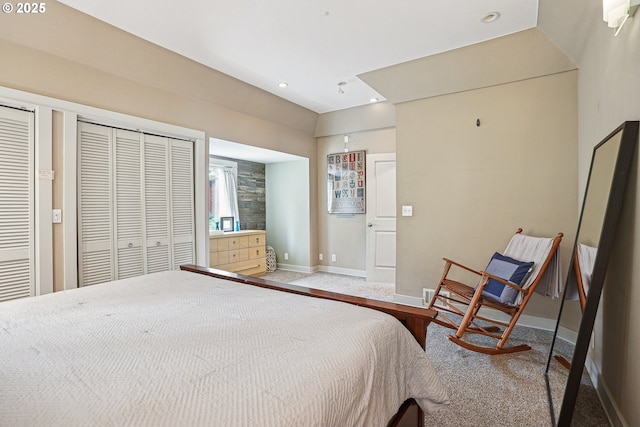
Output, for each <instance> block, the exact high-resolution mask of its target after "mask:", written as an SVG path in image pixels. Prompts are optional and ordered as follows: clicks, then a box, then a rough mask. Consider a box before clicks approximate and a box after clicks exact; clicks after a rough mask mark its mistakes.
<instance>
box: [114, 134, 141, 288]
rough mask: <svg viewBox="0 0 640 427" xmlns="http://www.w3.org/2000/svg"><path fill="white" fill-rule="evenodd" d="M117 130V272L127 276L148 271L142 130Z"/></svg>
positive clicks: (121, 275) (119, 277) (123, 276)
mask: <svg viewBox="0 0 640 427" xmlns="http://www.w3.org/2000/svg"><path fill="white" fill-rule="evenodd" d="M114 133H115V171H116V173H115V176H114V181H115V189H116V192H115V193H116V200H115V206H114V212H115V235H116V254H117V255H116V257H115V261H116V275H115V279H124V278H127V277H135V276H140V275H142V274H144V256H143V248H144V245H143V241H144V239H143V228H142V222H143V221H142V199H141V197H142V175H141V170H140V166H141V158H140V157H141V152H140V150H141V147H142V143H141V137H142V134H141V133H139V132H132V131H128V130H122V129H114Z"/></svg>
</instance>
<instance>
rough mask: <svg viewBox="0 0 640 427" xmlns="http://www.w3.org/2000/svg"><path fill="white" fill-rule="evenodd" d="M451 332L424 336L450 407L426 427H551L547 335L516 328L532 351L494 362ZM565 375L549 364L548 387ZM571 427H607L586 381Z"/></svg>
mask: <svg viewBox="0 0 640 427" xmlns="http://www.w3.org/2000/svg"><path fill="white" fill-rule="evenodd" d="M266 278H267V279H269V280H276V281H280V282H285V283H295V284H297V285H301V286H306V287H312V288H318V289H325V290H330V291H335V292H342V293H346V294H351V295H359V296H364V297H367V298H376V299H381V300H387V301H391V300H393V293H394V291H395V287H394V286H393V285H385V284H380V283H368V282H366V281H365V280H364V279H363V278H357V277H352V276H344V275H336V274H330V273H315V274H304V273H296V272H289V271H283V270H278V271H276V272H274V273H268V274H267V276H266ZM451 332H452V330H450V329H447V328H444V327H441V326H439V325H435V324H433V325H431V326H430V327H429V330H428V333H427V348H426V352H427V354H428V355H429V357H430V358H431V360H432V362H433V364H434V365H435V366H436V368H437V369H438V371H439V372H440V375H441V378H442V380H443V383H444V384H445V386H446V387H447V388H448V389H449V394H450V397H451V401H452V404H451V405H450V406H448V407H446V408H444V409H441V410H440V411H437V412H435V413H433V414H429V415H427V416H426V417H425V427H449V426H451V427H454V426H455V427H458V426H474V427H481V426H488V427H489V426H491V427H495V426H509V427H511V426H519V427H527V426H530V427H541V426H550V425H551V416H550V412H549V401H548V397H547V385H546V380H545V372H544V371H545V367H546V363H547V356H548V351H549V345H550V342H551V338H552V333H551V332H549V331H541V330H538V329H532V328H526V327H519V326H518V327H516V328H515V329H514V331H513V332H512V334H511V337H510V338H509V345H518V344H521V343H526V344H529V345H531V347H532V349H531V350H529V351H525V352H520V353H513V354H505V355H497V356H489V355H486V354H481V353H475V352H472V351H469V350H466V349H464V348H462V347H459V346H458V345H456V344H454V343H452V342H451V341H449V340H448V339H447V338H446V336H447V335H448V334H450V333H451ZM470 339H473V340H474V343H476V344H483V342H484V341H486V340H490V341H487V344H486V345H489V343H491V342H493V343H495V341H494V340H492V339H489V338H486V337H479V336H477V335H474V336H472V337H470ZM494 345H495V344H494ZM566 374H567V372H566V369H565V368H563V367H562V366H560V365H559V364H558V363H554V364H552V368H551V369H550V372H549V383H550V384H551V387H552V389H553V390H554V391H555V392H562V390H563V389H564V381H565V380H564V378H565V377H566ZM556 416H557V414H556ZM572 425H575V426H580V427H582V426H594V427H596V426H597V427H600V426H609V425H610V424H609V422H608V420H607V418H606V416H605V414H604V412H603V411H602V408H601V405H600V401H599V400H598V397H597V395H596V394H595V390H594V389H593V386H592V385H591V383H590V381H589V380H588V378H587V377H586V376H585V378H584V384H583V387H582V388H581V391H580V395H579V398H578V403H577V405H576V410H575V412H574V418H573V423H572Z"/></svg>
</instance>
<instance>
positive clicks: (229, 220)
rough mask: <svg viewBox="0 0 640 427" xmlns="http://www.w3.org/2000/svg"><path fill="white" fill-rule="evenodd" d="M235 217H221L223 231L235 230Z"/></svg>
mask: <svg viewBox="0 0 640 427" xmlns="http://www.w3.org/2000/svg"><path fill="white" fill-rule="evenodd" d="M233 224H234V222H233V217H232V216H222V217H220V229H221V230H222V231H233Z"/></svg>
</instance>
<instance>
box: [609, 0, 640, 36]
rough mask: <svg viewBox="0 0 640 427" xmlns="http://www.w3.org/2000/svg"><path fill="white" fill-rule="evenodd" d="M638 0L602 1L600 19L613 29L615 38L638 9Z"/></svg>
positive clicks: (639, 1) (639, 2)
mask: <svg viewBox="0 0 640 427" xmlns="http://www.w3.org/2000/svg"><path fill="white" fill-rule="evenodd" d="M638 5H640V0H602V19H604V21H605V22H607V23H608V24H609V27H610V28H615V29H616V32H615V35H616V36H617V35H618V33H619V32H620V30H621V29H622V26H623V25H624V23H625V22H627V19H629V18H631V17H632V16H633V15H634V14H635V13H636V10H637V9H638Z"/></svg>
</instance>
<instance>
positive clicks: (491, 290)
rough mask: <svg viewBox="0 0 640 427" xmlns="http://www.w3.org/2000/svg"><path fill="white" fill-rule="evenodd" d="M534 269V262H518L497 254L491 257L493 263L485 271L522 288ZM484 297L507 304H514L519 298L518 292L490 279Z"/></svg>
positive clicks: (490, 262)
mask: <svg viewBox="0 0 640 427" xmlns="http://www.w3.org/2000/svg"><path fill="white" fill-rule="evenodd" d="M532 267H533V262H524V261H518V260H517V259H513V258H510V257H508V256H504V255H501V254H499V253H498V252H496V253H495V254H493V256H492V257H491V261H489V265H487V268H485V269H484V271H486V272H487V273H489V274H493V275H494V276H497V277H499V278H501V279H504V280H506V281H508V282H511V283H513V284H515V285H518V286H521V285H522V283H524V282H525V280H526V278H527V277H528V276H529V273H530V272H531V268H532ZM482 296H484V297H487V298H491V299H494V300H496V301H499V302H502V303H505V304H513V303H514V301H515V300H516V297H517V296H518V290H517V289H514V288H512V287H511V286H507V285H505V284H503V283H500V282H499V281H497V280H495V279H489V283H487V284H486V285H485V287H484V291H483V292H482Z"/></svg>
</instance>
